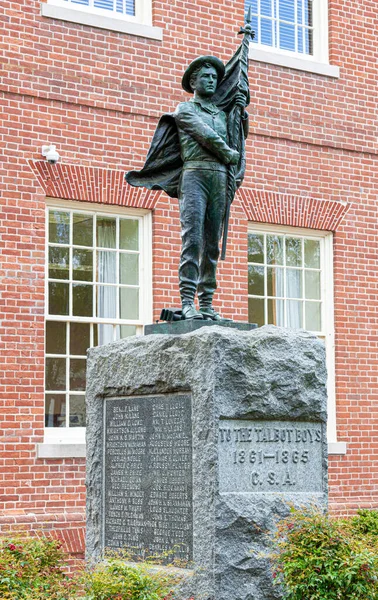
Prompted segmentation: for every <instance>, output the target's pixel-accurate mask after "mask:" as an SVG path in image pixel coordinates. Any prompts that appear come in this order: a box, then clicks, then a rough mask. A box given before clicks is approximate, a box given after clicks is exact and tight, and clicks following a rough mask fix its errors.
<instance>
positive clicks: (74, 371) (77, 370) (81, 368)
mask: <svg viewBox="0 0 378 600" xmlns="http://www.w3.org/2000/svg"><path fill="white" fill-rule="evenodd" d="M86 364H87V361H86V360H85V358H71V359H70V390H75V391H85V370H86Z"/></svg>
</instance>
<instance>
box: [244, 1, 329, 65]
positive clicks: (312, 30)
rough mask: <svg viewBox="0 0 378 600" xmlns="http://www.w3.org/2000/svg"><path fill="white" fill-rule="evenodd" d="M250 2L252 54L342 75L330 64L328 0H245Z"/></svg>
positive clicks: (272, 61) (257, 57) (285, 63)
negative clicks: (252, 38) (253, 33)
mask: <svg viewBox="0 0 378 600" xmlns="http://www.w3.org/2000/svg"><path fill="white" fill-rule="evenodd" d="M250 6H251V9H252V27H253V30H254V32H255V38H254V40H253V42H252V44H251V49H250V58H252V59H256V60H262V61H266V62H271V63H274V64H281V65H283V66H288V67H292V68H298V69H301V70H307V71H312V72H315V73H319V74H324V75H330V76H333V77H338V76H339V69H338V67H335V66H331V65H329V64H328V63H329V56H328V0H245V9H246V11H248V9H249V7H250Z"/></svg>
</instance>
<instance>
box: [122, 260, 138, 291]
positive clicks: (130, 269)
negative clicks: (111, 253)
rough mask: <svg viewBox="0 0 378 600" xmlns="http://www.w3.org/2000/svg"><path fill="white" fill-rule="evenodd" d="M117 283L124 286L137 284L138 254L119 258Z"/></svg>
mask: <svg viewBox="0 0 378 600" xmlns="http://www.w3.org/2000/svg"><path fill="white" fill-rule="evenodd" d="M119 281H120V283H125V284H126V285H138V283H139V256H138V254H125V253H122V254H120V256H119Z"/></svg>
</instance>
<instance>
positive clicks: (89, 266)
mask: <svg viewBox="0 0 378 600" xmlns="http://www.w3.org/2000/svg"><path fill="white" fill-rule="evenodd" d="M72 276H73V279H76V280H78V281H93V252H92V250H78V249H77V248H74V249H73V251H72Z"/></svg>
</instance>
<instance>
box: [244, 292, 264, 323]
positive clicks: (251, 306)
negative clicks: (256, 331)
mask: <svg viewBox="0 0 378 600" xmlns="http://www.w3.org/2000/svg"><path fill="white" fill-rule="evenodd" d="M248 321H249V322H250V323H257V325H258V326H259V327H262V325H265V317H264V300H263V299H260V298H248Z"/></svg>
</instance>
